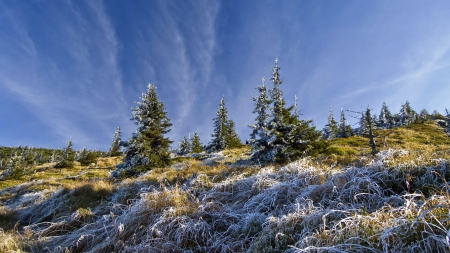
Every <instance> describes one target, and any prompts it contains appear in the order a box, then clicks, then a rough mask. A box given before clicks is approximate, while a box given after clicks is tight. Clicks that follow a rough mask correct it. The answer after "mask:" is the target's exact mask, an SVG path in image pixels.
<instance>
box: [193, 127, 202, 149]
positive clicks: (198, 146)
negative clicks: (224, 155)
mask: <svg viewBox="0 0 450 253" xmlns="http://www.w3.org/2000/svg"><path fill="white" fill-rule="evenodd" d="M191 143H192V146H191V152H192V153H201V152H202V151H203V148H202V144H201V142H200V137H199V136H198V134H197V133H195V132H194V136H193V137H192V140H191Z"/></svg>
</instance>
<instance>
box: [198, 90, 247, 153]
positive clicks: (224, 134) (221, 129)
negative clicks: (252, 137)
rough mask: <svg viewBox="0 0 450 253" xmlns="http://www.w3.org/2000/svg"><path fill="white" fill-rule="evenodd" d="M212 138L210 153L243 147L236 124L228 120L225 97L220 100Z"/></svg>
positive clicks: (209, 146) (209, 147)
mask: <svg viewBox="0 0 450 253" xmlns="http://www.w3.org/2000/svg"><path fill="white" fill-rule="evenodd" d="M211 137H212V140H211V142H210V143H209V145H208V147H207V150H208V152H217V151H221V150H224V149H226V148H234V147H239V146H242V143H241V141H240V140H239V137H238V135H237V134H236V131H235V129H234V122H233V121H232V120H230V119H228V110H227V108H226V107H225V98H224V97H222V99H221V100H220V105H219V108H218V109H217V117H216V118H214V130H213V133H212V134H211Z"/></svg>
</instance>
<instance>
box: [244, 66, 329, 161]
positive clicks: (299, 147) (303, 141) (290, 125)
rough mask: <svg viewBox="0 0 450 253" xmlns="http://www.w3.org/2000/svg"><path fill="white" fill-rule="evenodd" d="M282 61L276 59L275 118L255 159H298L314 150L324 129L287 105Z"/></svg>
mask: <svg viewBox="0 0 450 253" xmlns="http://www.w3.org/2000/svg"><path fill="white" fill-rule="evenodd" d="M279 70H280V68H279V67H278V60H276V61H275V67H274V68H273V72H272V78H271V79H270V80H271V81H272V83H273V85H274V87H273V88H272V89H271V90H270V92H269V95H270V102H271V105H272V106H271V117H270V119H269V121H268V123H267V134H265V136H261V137H262V138H261V139H260V140H259V143H260V144H262V145H260V147H258V150H255V151H254V153H253V155H252V159H253V160H257V161H259V162H271V161H277V162H285V161H289V160H292V159H296V158H297V157H299V156H300V155H301V154H302V153H303V152H305V151H309V150H312V149H314V146H315V144H316V141H317V140H318V139H319V138H320V136H321V133H320V131H317V130H315V127H314V126H311V124H312V121H311V120H300V119H299V118H298V116H297V115H296V114H295V113H294V114H293V113H292V110H293V109H294V106H291V107H288V108H286V107H285V101H284V98H283V92H282V91H281V89H280V85H281V84H282V83H283V81H282V80H281V78H280V73H279Z"/></svg>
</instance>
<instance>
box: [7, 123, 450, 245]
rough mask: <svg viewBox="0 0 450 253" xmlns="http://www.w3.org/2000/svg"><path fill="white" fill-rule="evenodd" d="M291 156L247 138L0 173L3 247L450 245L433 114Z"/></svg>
mask: <svg viewBox="0 0 450 253" xmlns="http://www.w3.org/2000/svg"><path fill="white" fill-rule="evenodd" d="M375 133H376V136H378V137H377V138H376V141H377V145H378V146H377V147H378V150H379V151H380V152H379V153H378V154H377V155H375V156H374V155H371V154H370V153H371V150H370V148H369V144H368V139H367V138H364V137H358V136H354V137H350V138H346V139H336V140H332V141H329V143H328V144H329V146H328V148H327V150H326V151H325V152H324V153H322V154H318V155H317V156H314V157H304V158H303V159H300V160H298V161H293V162H291V163H288V164H266V165H260V164H254V163H252V162H251V161H250V159H249V158H250V155H251V153H250V148H249V147H248V146H245V147H242V148H239V149H232V150H224V151H222V152H219V153H213V154H205V153H202V154H195V155H190V156H186V157H177V158H174V161H173V162H174V163H173V165H172V166H170V167H167V168H156V169H153V170H151V171H149V172H147V173H145V174H143V175H140V176H139V177H136V178H128V179H124V180H118V181H112V180H110V178H109V170H110V169H112V168H113V167H114V165H115V164H117V163H119V162H120V157H116V158H102V159H100V160H99V161H98V162H97V165H96V166H91V167H90V168H89V167H87V166H85V167H83V166H75V168H73V169H65V168H63V169H62V170H59V169H54V168H52V166H51V164H47V165H44V166H41V167H38V168H36V172H33V173H30V174H28V175H26V176H24V177H22V178H18V179H14V180H7V181H3V182H0V185H1V190H0V205H1V206H0V226H1V227H2V228H3V230H1V231H0V251H1V252H448V251H449V250H450V246H449V243H448V242H447V239H446V236H447V233H448V232H447V231H449V230H450V221H449V215H450V189H449V185H448V184H447V182H448V180H450V164H449V156H450V141H449V138H448V136H447V135H446V134H445V133H444V132H443V131H442V129H441V128H440V127H439V126H438V125H437V124H435V123H434V122H431V121H429V122H425V123H423V124H413V125H409V126H404V127H400V128H396V129H393V130H376V132H375Z"/></svg>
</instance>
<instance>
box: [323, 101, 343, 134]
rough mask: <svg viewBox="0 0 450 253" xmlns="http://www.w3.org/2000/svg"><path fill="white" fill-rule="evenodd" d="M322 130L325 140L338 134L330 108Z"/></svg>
mask: <svg viewBox="0 0 450 253" xmlns="http://www.w3.org/2000/svg"><path fill="white" fill-rule="evenodd" d="M322 132H323V138H324V139H325V140H334V139H336V137H337V136H338V135H339V127H338V124H337V122H336V120H334V117H333V109H332V108H330V115H329V116H328V123H327V124H326V125H325V127H324V128H323V131H322Z"/></svg>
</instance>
